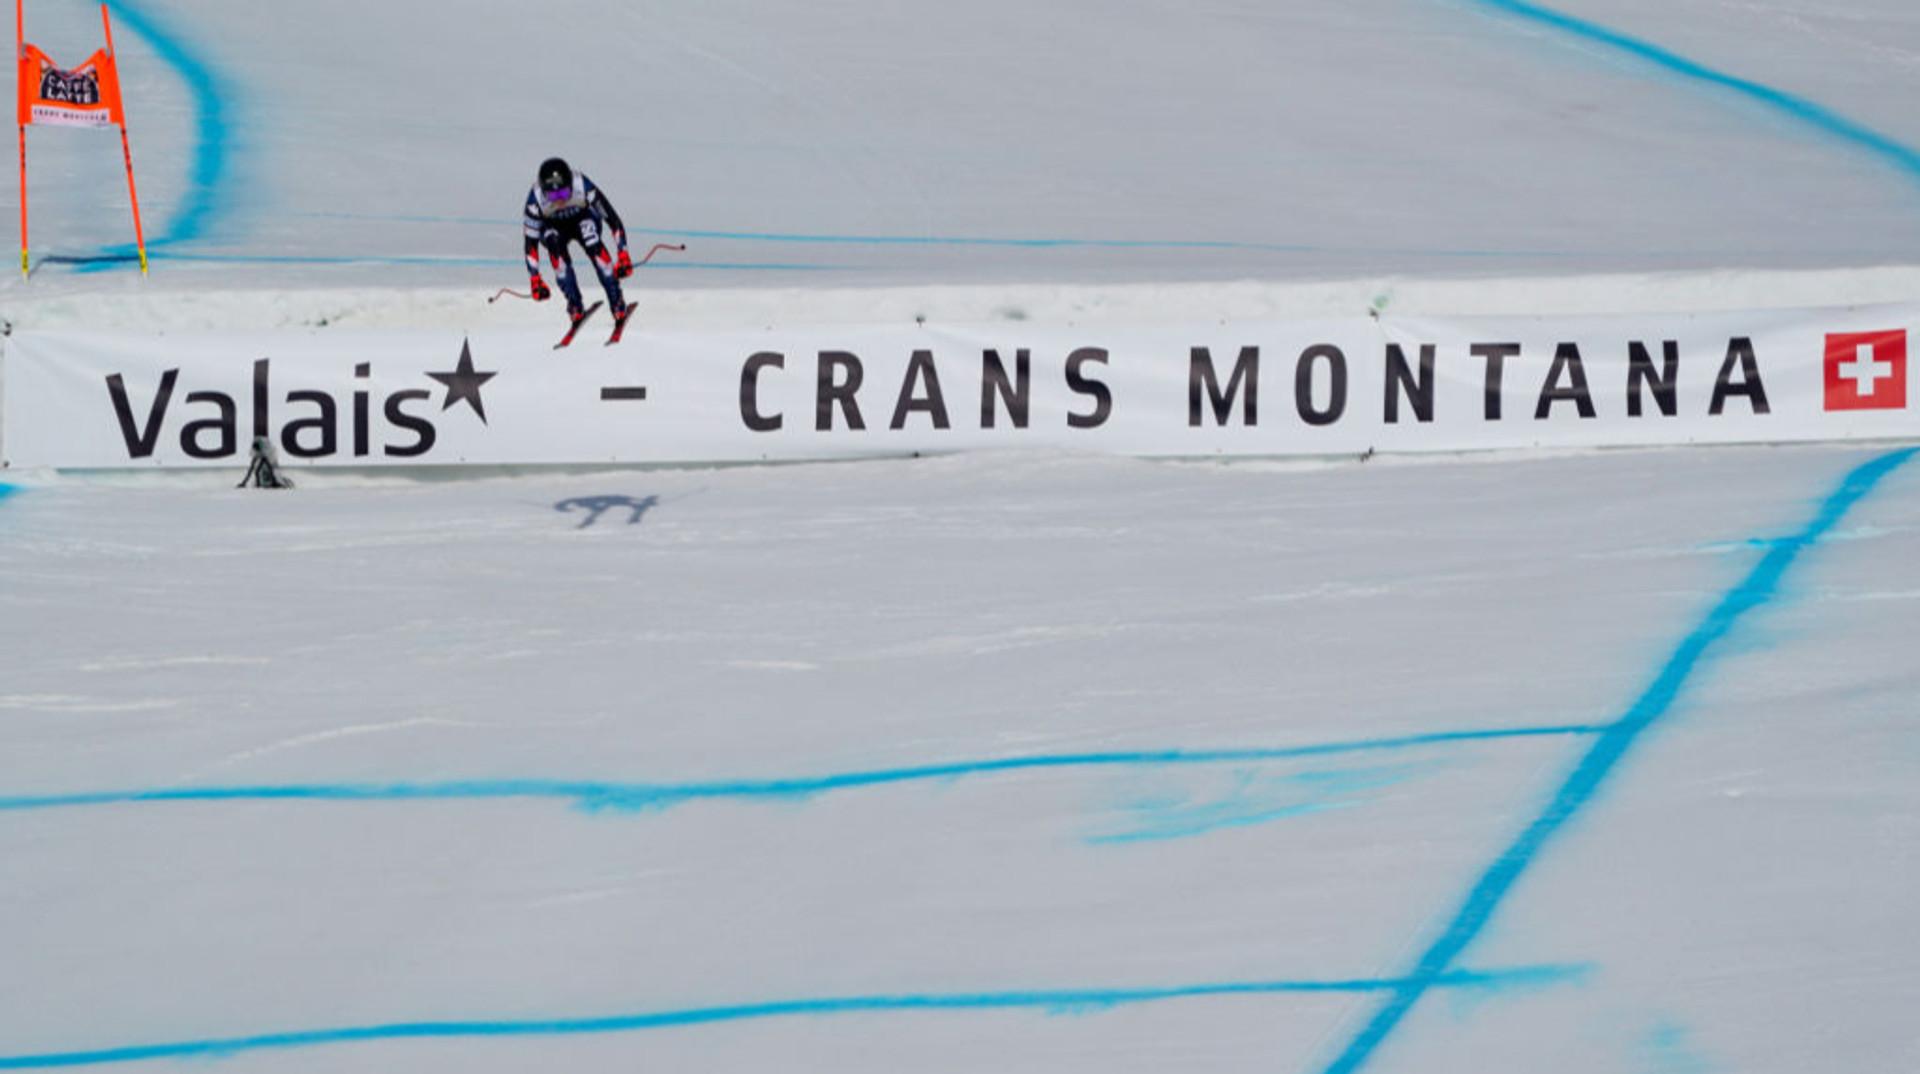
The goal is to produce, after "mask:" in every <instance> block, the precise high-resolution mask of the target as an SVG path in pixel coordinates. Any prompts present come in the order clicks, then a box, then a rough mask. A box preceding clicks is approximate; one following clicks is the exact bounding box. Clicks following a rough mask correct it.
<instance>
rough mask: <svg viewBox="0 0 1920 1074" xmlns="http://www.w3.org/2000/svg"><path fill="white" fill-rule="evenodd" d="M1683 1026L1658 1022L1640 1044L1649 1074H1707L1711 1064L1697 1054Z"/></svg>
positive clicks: (1711, 1066) (1710, 1069)
mask: <svg viewBox="0 0 1920 1074" xmlns="http://www.w3.org/2000/svg"><path fill="white" fill-rule="evenodd" d="M1689 1036H1690V1035H1689V1034H1688V1033H1687V1031H1686V1029H1685V1028H1684V1027H1682V1026H1678V1025H1675V1024H1673V1023H1672V1022H1661V1023H1660V1024H1659V1025H1656V1026H1654V1027H1653V1031H1652V1032H1650V1033H1648V1034H1647V1036H1646V1039H1645V1040H1644V1041H1643V1042H1642V1047H1643V1049H1644V1052H1645V1057H1646V1061H1647V1062H1646V1069H1647V1071H1648V1074H1709V1072H1710V1071H1712V1070H1713V1064H1711V1063H1709V1062H1707V1060H1706V1058H1705V1057H1704V1056H1702V1055H1701V1054H1700V1053H1699V1051H1697V1050H1696V1049H1695V1048H1694V1047H1693V1044H1692V1041H1691V1040H1690V1039H1689Z"/></svg>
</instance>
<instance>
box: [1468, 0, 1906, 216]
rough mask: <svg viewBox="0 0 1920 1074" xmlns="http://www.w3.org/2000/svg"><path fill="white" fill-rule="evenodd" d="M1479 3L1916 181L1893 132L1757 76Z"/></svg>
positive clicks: (1528, 10)
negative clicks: (1743, 101) (1683, 81)
mask: <svg viewBox="0 0 1920 1074" xmlns="http://www.w3.org/2000/svg"><path fill="white" fill-rule="evenodd" d="M1472 2H1474V3H1477V4H1479V5H1480V6H1481V7H1484V8H1491V9H1492V10H1494V11H1498V12H1501V13H1503V14H1506V15H1511V16H1513V17H1515V18H1518V19H1525V20H1527V21H1528V22H1534V23H1538V24H1540V25H1542V26H1547V27H1550V28H1552V29H1554V30H1558V31H1560V32H1562V33H1567V34H1572V35H1573V36H1575V37H1578V38H1580V39H1582V40H1584V41H1591V42H1594V43H1595V44H1600V45H1605V46H1607V47H1608V48H1611V49H1614V50H1616V51H1619V52H1624V53H1626V54H1628V55H1630V56H1633V57H1635V58H1637V59H1640V60H1644V61H1646V62H1648V63H1651V64H1653V65H1655V66H1656V67H1660V68H1662V69H1664V70H1667V71H1670V72H1672V73H1674V74H1677V75H1679V76H1681V77H1682V78H1689V79H1693V80H1695V81H1698V82H1704V83H1706V84H1708V85H1711V86H1716V87H1718V88H1720V89H1725V90H1731V91H1732V92H1734V93H1737V94H1739V95H1740V96H1742V97H1745V98H1747V99H1748V100H1751V101H1754V102H1757V103H1759V104H1761V105H1764V106H1766V107H1767V108H1769V109H1771V110H1773V111H1775V112H1778V113H1780V114H1781V115H1784V116H1786V117H1787V118H1789V119H1792V120H1794V121H1796V122H1798V123H1802V124H1805V125H1806V126H1809V127H1812V128H1813V129H1815V130H1817V131H1819V132H1820V133H1822V134H1825V135H1827V136H1829V137H1833V138H1837V139H1839V140H1841V141H1843V142H1847V143H1849V144H1851V145H1853V146H1854V147H1855V148H1858V149H1862V150H1865V151H1866V152H1868V153H1871V154H1873V155H1874V156H1876V157H1879V158H1880V159H1881V160H1883V161H1885V162H1887V163H1889V164H1891V165H1893V166H1894V167H1895V168H1897V169H1899V170H1900V171H1902V172H1904V173H1905V174H1906V176H1907V178H1909V179H1912V180H1915V181H1920V149H1915V148H1914V147H1913V146H1910V145H1907V144H1906V143H1904V142H1901V141H1899V140H1898V139H1895V138H1893V137H1890V136H1888V135H1885V134H1882V133H1880V132H1879V131H1876V130H1874V129H1873V128H1871V127H1868V126H1866V125H1865V124H1862V123H1859V122H1856V121H1854V120H1851V119H1848V118H1847V117H1846V116H1843V115H1841V114H1839V113H1838V112H1835V111H1833V110H1832V109H1830V108H1827V107H1825V106H1823V105H1819V104H1815V103H1814V102H1812V101H1810V100H1808V99H1806V98H1805V97H1800V96H1797V95H1795V94H1792V93H1788V92H1787V91H1785V90H1782V89H1776V88H1774V87H1773V86H1769V85H1767V84H1765V83H1763V82H1755V81H1753V80H1752V79H1747V78H1741V77H1739V76H1737V75H1730V74H1727V73H1726V72H1724V71H1719V70H1715V69H1714V68H1712V67H1708V66H1707V65H1706V64H1703V63H1701V62H1699V61H1698V60H1692V59H1688V58H1687V57H1685V56H1682V55H1680V54H1679V53H1677V52H1674V51H1672V50H1671V49H1667V48H1664V47H1662V46H1660V45H1656V44H1654V43H1653V42H1651V41H1646V40H1643V39H1641V38H1638V37H1634V36H1632V35H1630V34H1626V33H1622V32H1620V31H1619V30H1614V29H1610V28H1608V27H1605V26H1602V25H1600V24H1599V23H1596V22H1589V21H1587V20H1586V19H1582V18H1579V17H1577V16H1573V15H1568V14H1565V13H1563V12H1559V11H1554V10H1553V9H1551V8H1546V7H1541V6H1540V5H1538V4H1533V3H1529V2H1527V0H1472Z"/></svg>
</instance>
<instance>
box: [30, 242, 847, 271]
mask: <svg viewBox="0 0 1920 1074" xmlns="http://www.w3.org/2000/svg"><path fill="white" fill-rule="evenodd" d="M129 249H131V247H129ZM149 259H150V260H152V261H156V262H158V261H199V262H207V263H211V264H221V265H400V266H407V265H430V266H445V265H480V266H485V267H488V268H495V267H499V266H503V265H510V266H513V267H515V268H519V267H521V266H524V265H525V264H526V262H525V261H523V260H521V259H519V258H505V257H445V256H437V255H419V256H388V255H367V256H354V255H341V256H325V255H319V254H314V255H307V254H181V253H164V252H158V251H149ZM36 264H38V265H73V266H75V267H76V269H77V271H80V272H98V271H100V270H101V269H102V268H105V267H111V266H114V265H124V264H139V258H138V257H137V256H136V255H134V254H131V253H118V252H113V253H104V254H96V255H91V256H85V257H74V256H70V255H64V254H55V255H53V256H50V257H43V258H41V259H40V260H39V261H38V262H36ZM636 267H637V268H638V269H640V270H641V271H643V272H703V271H714V270H727V271H733V272H853V271H858V270H859V269H860V267H861V266H857V265H816V264H804V263H792V262H780V261H761V262H737V261H677V262H668V263H663V264H662V263H656V264H646V265H639V266H636Z"/></svg>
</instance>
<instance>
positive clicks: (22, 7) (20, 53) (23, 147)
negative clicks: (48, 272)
mask: <svg viewBox="0 0 1920 1074" xmlns="http://www.w3.org/2000/svg"><path fill="white" fill-rule="evenodd" d="M13 35H14V52H13V64H14V69H15V70H18V69H19V68H20V65H21V62H22V61H23V60H25V59H26V58H27V0H13ZM26 94H27V87H25V86H21V87H20V96H21V97H23V98H24V97H25V96H26ZM17 118H18V119H19V120H20V278H21V279H23V280H24V279H26V278H27V123H26V117H25V116H19V117H17Z"/></svg>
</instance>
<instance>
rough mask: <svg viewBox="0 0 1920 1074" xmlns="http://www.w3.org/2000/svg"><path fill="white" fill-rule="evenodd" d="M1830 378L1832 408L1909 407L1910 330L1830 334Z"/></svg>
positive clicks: (1893, 408) (1828, 355) (1827, 367)
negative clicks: (1908, 366)
mask: <svg viewBox="0 0 1920 1074" xmlns="http://www.w3.org/2000/svg"><path fill="white" fill-rule="evenodd" d="M1826 377H1827V409H1828V410H1905V409H1906V406H1907V333H1906V330H1905V329H1897V330H1894V331H1889V332H1836V333H1833V334H1831V335H1829V336H1827V361H1826Z"/></svg>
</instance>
